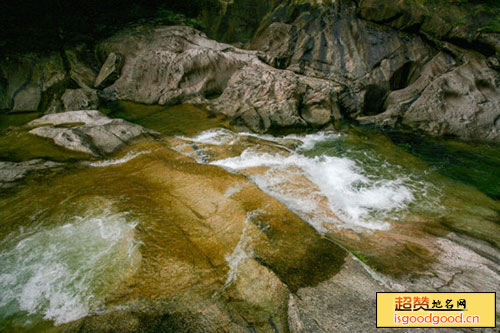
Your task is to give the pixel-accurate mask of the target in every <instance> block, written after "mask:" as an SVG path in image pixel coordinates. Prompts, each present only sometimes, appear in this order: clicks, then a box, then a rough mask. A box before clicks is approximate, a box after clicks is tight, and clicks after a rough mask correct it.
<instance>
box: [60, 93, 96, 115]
mask: <svg viewBox="0 0 500 333" xmlns="http://www.w3.org/2000/svg"><path fill="white" fill-rule="evenodd" d="M61 100H62V103H63V105H64V110H66V111H75V110H94V109H97V107H98V106H99V97H98V96H97V91H96V90H94V89H90V88H80V89H66V91H65V92H64V94H63V95H62V97H61Z"/></svg>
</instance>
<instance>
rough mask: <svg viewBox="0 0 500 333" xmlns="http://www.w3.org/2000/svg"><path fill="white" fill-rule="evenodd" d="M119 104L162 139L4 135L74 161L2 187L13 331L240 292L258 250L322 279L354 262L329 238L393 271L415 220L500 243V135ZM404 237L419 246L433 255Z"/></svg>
mask: <svg viewBox="0 0 500 333" xmlns="http://www.w3.org/2000/svg"><path fill="white" fill-rule="evenodd" d="M107 112H108V114H109V115H110V116H115V117H123V118H125V119H127V120H129V121H133V122H136V123H138V124H141V125H143V126H146V127H149V128H151V129H153V130H156V131H158V132H160V133H162V134H163V135H164V138H163V139H161V140H159V141H158V142H153V141H148V140H142V141H139V142H136V143H134V144H132V145H130V146H129V147H127V148H126V149H125V150H124V151H123V152H121V153H119V154H117V155H116V156H114V157H112V158H110V159H107V160H92V161H88V162H81V160H82V159H84V157H82V156H74V155H72V153H70V152H67V151H65V150H62V149H58V148H54V147H53V146H52V145H51V143H50V142H48V141H43V140H42V141H39V143H38V144H33V143H32V144H29V145H27V146H26V145H25V148H23V149H24V150H22V149H19V150H18V149H17V148H16V147H17V146H15V145H13V142H14V141H15V140H14V139H12V135H14V134H13V133H15V135H18V136H20V137H24V138H27V139H26V140H34V141H31V142H36V139H34V138H32V136H31V135H28V134H26V133H25V131H23V129H21V128H18V127H14V128H12V127H11V128H9V129H8V130H5V131H4V132H3V135H2V136H0V144H1V143H2V140H4V141H3V142H4V144H3V148H2V149H0V157H1V158H2V159H9V160H26V159H31V158H34V157H43V158H46V159H51V160H56V161H70V163H68V164H67V165H66V168H65V169H64V170H62V171H61V170H59V171H57V172H54V173H49V174H47V175H45V176H44V177H43V178H40V177H37V176H36V175H33V176H31V177H28V178H27V179H26V180H24V181H23V182H22V184H21V185H20V186H18V187H16V188H14V189H10V190H8V191H4V192H0V330H6V329H7V330H23V329H26V328H28V329H42V330H44V329H47V328H50V327H53V325H56V326H57V325H63V326H60V327H64V324H65V323H68V322H71V321H73V320H76V319H79V318H82V317H85V316H87V315H90V314H101V313H106V311H107V310H108V309H111V308H112V307H113V306H117V305H118V306H123V305H127V304H129V303H130V304H131V303H133V302H136V301H137V300H138V299H142V298H148V297H149V298H151V299H157V298H161V297H164V298H165V299H168V300H172V302H174V300H175V302H177V304H181V305H177V306H185V307H186V308H190V307H193V306H195V305H192V304H190V302H188V300H186V299H185V298H186V297H189V298H190V299H191V301H192V302H193V304H203V302H205V301H207V300H210V302H212V299H215V298H217V297H219V296H217V297H215V296H214V295H222V296H220V297H222V299H226V298H224V297H226V296H224V293H230V292H231V286H232V285H233V284H236V283H239V282H238V281H239V280H238V278H239V277H238V276H239V274H241V271H242V270H244V269H245V267H249V266H248V265H251V262H252V260H253V259H254V258H257V257H258V258H259V260H260V262H265V263H266V265H265V266H266V267H268V268H269V269H271V270H273V272H274V273H275V274H276V275H277V276H279V277H280V279H281V280H282V281H286V282H287V285H288V287H289V288H290V289H291V290H292V289H293V288H299V287H302V286H306V285H308V283H310V282H311V281H315V283H319V282H320V281H322V280H323V279H326V278H328V276H330V275H331V274H335V272H336V271H338V269H339V267H338V265H339V263H340V264H341V261H342V260H341V258H342V255H340V254H339V253H340V252H335V251H340V250H338V249H336V248H335V247H331V248H330V247H328V246H333V245H325V244H331V243H330V242H326V241H325V238H324V237H330V239H333V240H335V241H336V242H338V243H340V244H341V245H343V246H344V247H345V248H348V249H349V250H351V251H352V252H355V253H357V251H358V250H360V251H361V252H362V253H364V254H365V255H366V256H367V257H368V262H369V263H370V264H371V265H372V266H373V268H374V269H377V270H378V271H379V273H381V274H393V273H394V272H393V271H391V270H389V269H387V270H384V267H385V266H384V264H387V262H388V261H395V262H397V260H399V259H398V253H391V251H392V250H390V251H389V250H387V252H389V254H387V253H385V252H384V251H383V249H384V247H385V249H391V248H390V246H389V245H386V243H384V242H386V241H387V240H386V239H388V241H387V244H389V242H392V241H393V240H394V237H397V235H396V236H394V235H395V234H397V233H398V232H400V230H403V231H404V232H410V231H413V230H414V229H412V228H416V226H417V225H418V226H419V228H420V225H430V226H431V228H434V227H436V228H435V232H436V233H443V232H444V233H447V232H450V231H454V232H458V233H462V234H466V235H469V236H472V237H475V238H477V239H481V240H484V241H486V242H488V243H489V244H491V245H492V246H493V247H494V248H496V249H498V247H499V245H500V232H499V231H500V229H499V222H500V202H499V200H498V191H499V188H498V186H500V185H499V184H500V161H499V159H498V156H500V148H499V147H494V146H490V145H480V144H473V143H463V142H457V141H452V140H449V141H445V140H441V141H436V140H434V139H430V138H425V137H423V138H418V137H414V136H408V137H401V136H396V135H394V134H389V135H385V134H384V133H378V132H376V131H372V130H369V129H363V128H357V127H347V128H345V129H343V130H341V131H328V132H320V133H315V134H307V135H300V134H293V135H287V136H281V137H275V136H270V135H256V134H251V133H236V132H234V131H232V130H231V129H230V126H229V125H228V123H227V121H226V120H225V119H223V118H221V117H213V116H210V115H209V114H207V113H206V112H204V111H203V110H201V109H198V108H196V107H194V106H189V105H188V106H186V105H185V106H178V107H173V108H165V107H156V106H155V107H147V106H141V105H136V104H131V103H124V104H121V105H119V106H118V107H115V108H114V109H113V110H107ZM16 121H17V120H16ZM21 123H22V122H21ZM21 123H16V125H20V124H21ZM21 142H22V141H21ZM39 145H43V147H45V148H43V149H42V148H40V147H41V146H39ZM13 147H14V148H15V149H14V148H13ZM39 148H40V149H39ZM170 149H172V150H174V151H177V152H178V153H180V154H178V153H174V152H172V151H171V150H170ZM39 151H42V152H45V153H43V154H40V153H37V152H39ZM224 170H227V171H229V173H227V172H225V171H224ZM245 179H249V180H250V181H251V183H253V184H255V185H256V186H257V187H258V188H259V189H260V190H261V191H263V192H264V193H266V194H268V195H269V196H270V197H272V198H275V199H277V200H278V201H279V202H281V203H283V204H284V205H285V206H286V207H288V208H289V209H290V210H291V211H292V212H294V213H295V214H297V215H298V216H299V217H300V218H301V219H302V220H303V221H305V222H306V223H307V224H306V223H303V222H302V223H303V224H304V225H301V224H300V221H295V220H293V218H292V217H290V219H291V220H290V221H292V220H293V221H295V222H293V223H295V224H294V227H293V228H290V227H289V226H288V225H287V224H286V223H285V222H280V221H278V217H279V216H283V214H285V213H284V211H283V208H279V207H278V206H277V204H275V203H271V202H270V200H268V201H269V202H265V201H266V200H265V199H262V198H265V197H266V196H265V195H264V194H262V193H258V192H256V191H257V189H253V188H251V187H250V185H249V184H251V183H248V184H247V183H245V182H244V180H245ZM199 184H202V185H199ZM206 191H208V192H206ZM273 214H274V215H273ZM267 215H269V216H267ZM219 216H221V217H220V218H219ZM280 223H284V224H283V225H281V224H280ZM287 223H291V222H287ZM308 225H309V226H310V227H308ZM308 228H309V229H308ZM391 237H392V238H391ZM414 237H419V236H418V235H417V234H416V235H415V236H414ZM287 241H288V242H291V243H290V244H288V243H287ZM266 242H270V243H266ZM323 242H326V243H323ZM370 242H378V243H379V246H380V248H382V250H381V249H380V248H375V247H374V248H373V249H370V246H371V244H372V243H370ZM270 244H271V245H270ZM276 244H280V245H279V246H281V248H278V249H273V248H272V246H276ZM297 244H299V245H297ZM321 244H322V245H321ZM403 245H405V246H406V247H407V248H408V249H410V250H409V251H410V252H411V253H410V256H411V255H415V253H417V254H419V255H421V256H422V257H426V256H428V254H427V252H426V249H420V248H419V247H418V246H417V245H415V244H413V243H411V244H410V245H409V243H404V242H403ZM280 251H283V252H280ZM295 252H297V253H295ZM299 252H300V253H299ZM333 253H335V256H333ZM328 255H331V256H332V259H331V260H328V261H329V262H330V264H333V263H334V261H335V260H334V258H337V257H338V258H339V260H338V262H336V263H335V265H334V266H328V265H330V264H328V263H326V262H324V261H321V260H318V258H325V256H326V257H328ZM308 258H309V261H308ZM370 258H375V259H378V261H377V260H372V261H371V262H370ZM381 258H382V259H381ZM425 259H426V260H428V261H429V262H430V261H432V260H435V258H425ZM401 260H406V258H403V259H401ZM380 261H382V263H381V262H380ZM327 264H328V265H327ZM311 267H312V268H311ZM318 267H320V268H321V269H323V272H320V271H318V269H317V268H318ZM422 267H424V268H426V267H427V268H428V266H422ZM313 268H314V269H313ZM405 269H407V270H410V271H411V270H412V269H414V267H411V265H410V266H409V267H406V268H405ZM402 273H408V271H404V272H402ZM308 274H309V275H308ZM186 295H188V296H186ZM231 295H232V294H230V295H229V296H227V297H228V298H227V299H231V297H234V296H231ZM214 297H215V298H214ZM179 300H181V301H179ZM207 302H208V301H207ZM188 303H189V304H190V305H187V304H188ZM239 306H240V305H239ZM250 309H252V308H251V307H249V308H246V310H245V311H249V312H250V313H251V310H250ZM259 311H261V310H259ZM259 313H260V312H259ZM249 316H251V314H250V315H249ZM255 316H257V315H255ZM265 321H267V317H266V319H265Z"/></svg>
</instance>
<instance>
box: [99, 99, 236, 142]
mask: <svg viewBox="0 0 500 333" xmlns="http://www.w3.org/2000/svg"><path fill="white" fill-rule="evenodd" d="M101 111H103V112H104V113H106V114H107V115H108V116H109V117H112V118H122V119H125V120H128V121H130V122H133V123H135V124H138V125H141V126H144V127H146V128H149V129H152V130H154V131H157V132H159V133H161V134H164V135H168V136H175V135H185V136H191V135H195V134H197V133H199V132H202V131H205V130H208V129H211V128H215V127H224V128H231V126H230V125H229V121H228V120H227V119H226V117H224V116H223V115H214V114H212V113H210V112H208V111H207V110H205V109H204V108H202V107H198V106H195V105H192V104H182V105H176V106H160V105H144V104H137V103H132V102H119V103H116V104H114V105H113V106H112V107H110V108H109V109H104V110H101Z"/></svg>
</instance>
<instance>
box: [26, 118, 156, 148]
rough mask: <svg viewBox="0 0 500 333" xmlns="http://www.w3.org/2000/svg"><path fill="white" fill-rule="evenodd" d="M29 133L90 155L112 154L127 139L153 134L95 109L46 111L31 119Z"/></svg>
mask: <svg viewBox="0 0 500 333" xmlns="http://www.w3.org/2000/svg"><path fill="white" fill-rule="evenodd" d="M28 126H33V127H36V128H34V129H32V130H31V131H30V133H31V134H34V135H38V136H41V137H44V138H49V139H52V140H54V143H55V144H56V145H58V146H61V147H63V148H66V149H69V150H74V151H78V152H82V153H86V154H90V155H93V156H103V155H107V154H112V153H114V152H116V151H117V150H118V149H120V148H121V147H123V145H125V144H126V143H127V142H129V141H131V140H133V139H135V138H137V137H140V136H145V135H155V134H156V133H155V132H153V131H151V130H148V129H146V128H144V127H142V126H139V125H135V124H132V123H130V122H128V121H126V120H123V119H111V118H108V117H106V116H105V115H104V114H102V113H101V112H99V111H95V110H88V111H72V112H64V113H55V114H49V115H46V116H44V117H41V118H39V119H36V120H33V121H32V122H30V123H29V124H28Z"/></svg>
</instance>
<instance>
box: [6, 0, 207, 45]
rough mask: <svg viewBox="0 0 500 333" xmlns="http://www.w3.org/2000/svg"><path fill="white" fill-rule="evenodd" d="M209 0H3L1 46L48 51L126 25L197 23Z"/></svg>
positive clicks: (108, 32) (83, 41) (101, 34)
mask: <svg viewBox="0 0 500 333" xmlns="http://www.w3.org/2000/svg"><path fill="white" fill-rule="evenodd" d="M207 1H209V0H191V1H181V0H167V1H165V0H163V1H161V0H141V1H121V0H100V1H97V0H85V1H83V0H82V1H68V0H43V1H39V0H21V1H13V0H6V1H1V2H0V52H1V53H6V52H25V51H41V50H43V51H48V50H57V49H60V48H61V47H62V46H63V45H65V46H66V45H68V44H75V43H88V44H92V43H94V42H95V41H96V40H99V39H102V38H105V37H107V36H109V35H111V34H112V33H113V32H115V31H116V30H118V29H120V28H121V27H123V26H124V25H126V24H128V23H132V22H136V21H139V20H144V21H145V22H149V23H151V22H152V21H155V20H156V21H158V23H165V24H178V23H180V24H182V23H184V24H188V25H196V24H197V21H196V20H194V19H191V18H193V17H196V16H197V15H198V11H199V9H200V7H201V6H203V4H202V3H205V2H207Z"/></svg>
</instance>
